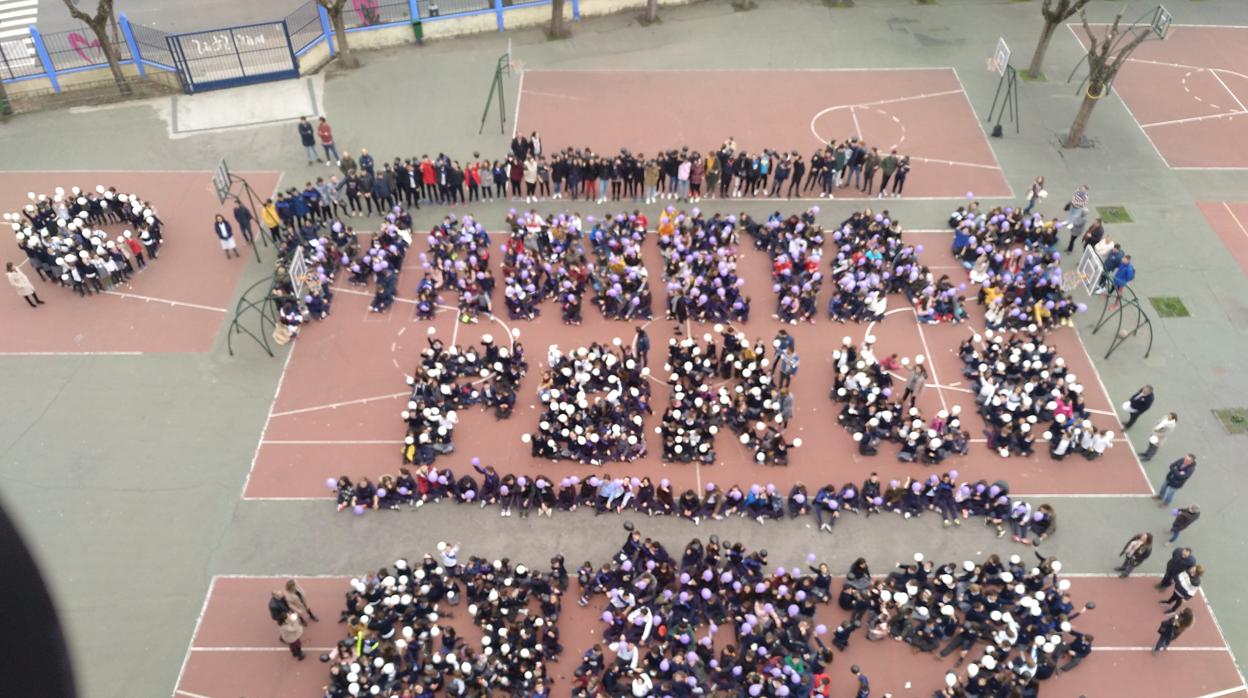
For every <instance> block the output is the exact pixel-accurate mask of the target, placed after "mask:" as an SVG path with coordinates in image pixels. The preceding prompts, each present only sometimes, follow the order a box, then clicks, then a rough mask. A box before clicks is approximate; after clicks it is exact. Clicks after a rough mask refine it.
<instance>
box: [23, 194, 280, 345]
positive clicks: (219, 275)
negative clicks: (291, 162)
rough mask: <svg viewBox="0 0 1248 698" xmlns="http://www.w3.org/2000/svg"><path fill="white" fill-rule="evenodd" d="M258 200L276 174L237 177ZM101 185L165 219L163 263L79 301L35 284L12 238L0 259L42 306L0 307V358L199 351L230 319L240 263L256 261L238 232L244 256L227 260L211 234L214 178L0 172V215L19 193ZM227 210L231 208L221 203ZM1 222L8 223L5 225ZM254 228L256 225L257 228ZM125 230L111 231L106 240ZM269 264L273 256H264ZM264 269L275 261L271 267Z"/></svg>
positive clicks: (63, 291)
mask: <svg viewBox="0 0 1248 698" xmlns="http://www.w3.org/2000/svg"><path fill="white" fill-rule="evenodd" d="M242 176H244V177H245V178H246V179H247V180H248V181H249V182H250V183H251V185H252V187H253V188H255V190H256V191H258V192H261V193H262V195H267V194H268V193H269V192H272V191H273V190H274V189H275V188H276V187H277V182H278V178H279V176H280V175H279V173H277V172H255V173H242ZM97 184H103V185H104V186H106V187H116V188H117V191H119V192H123V193H132V194H136V195H138V196H139V197H141V198H142V199H144V200H145V201H147V202H148V203H149V204H151V205H152V206H153V207H154V208H155V209H156V213H157V214H158V215H159V216H160V218H161V219H162V220H163V221H164V229H163V234H164V244H163V245H162V246H161V249H160V258H159V259H157V260H149V261H148V265H147V269H146V270H144V271H143V272H141V273H138V274H135V275H134V276H133V277H131V279H130V283H129V284H126V285H123V286H121V287H118V288H113V289H109V290H108V291H106V292H105V293H103V294H98V295H94V296H87V297H86V298H80V297H79V296H78V295H77V294H76V293H74V292H72V291H70V290H69V289H68V288H63V287H61V286H59V285H57V284H53V283H51V282H48V283H45V282H42V281H40V280H39V277H38V276H37V275H36V274H35V270H34V269H32V268H31V266H30V264H29V261H28V260H27V259H26V255H25V253H24V252H22V251H21V250H19V249H18V248H17V246H16V244H14V242H13V240H12V239H11V238H9V239H8V241H7V242H6V243H5V244H4V245H3V246H0V261H3V262H14V263H19V264H22V265H23V266H22V270H23V271H24V272H25V273H26V275H27V276H28V277H30V280H31V282H32V283H33V284H34V285H35V288H36V289H37V290H38V293H39V297H40V298H42V299H43V300H45V301H47V303H46V305H42V306H40V307H39V309H38V310H32V309H31V308H30V307H28V306H27V305H26V304H25V303H22V302H20V301H19V302H17V303H12V302H6V303H0V325H3V326H4V327H5V328H6V331H5V332H3V333H0V354H62V353H65V354H80V353H81V354H146V353H161V352H204V351H208V350H210V349H211V348H212V343H213V340H214V339H215V338H216V336H217V331H218V330H219V329H220V327H221V323H222V322H223V321H226V320H228V319H230V318H231V317H232V315H231V313H233V309H232V308H231V307H229V306H230V302H231V300H232V299H233V297H234V292H235V288H236V287H237V286H238V279H239V277H240V276H241V274H242V271H243V267H244V266H245V265H247V264H255V261H254V258H253V257H250V256H249V255H248V253H249V248H248V247H247V246H246V245H245V243H243V242H242V237H241V235H239V233H238V231H237V230H235V235H236V238H237V239H238V241H239V250H240V252H241V253H242V257H241V258H239V259H226V257H225V254H224V253H223V252H222V250H221V245H220V244H219V242H218V241H217V237H216V235H215V234H214V233H213V231H212V217H213V216H214V215H216V214H217V213H221V214H223V215H225V216H226V218H227V220H229V221H230V222H231V225H234V223H233V220H234V219H233V216H231V215H230V210H231V209H232V204H231V205H230V206H229V207H228V208H223V207H222V206H221V205H220V204H219V203H218V200H217V195H216V192H215V191H214V190H213V188H212V173H211V172H99V173H84V172H0V192H2V194H0V196H3V197H4V198H3V199H0V210H3V211H5V212H15V211H19V210H21V208H22V207H23V206H24V205H25V204H27V203H30V202H29V200H28V199H27V197H26V196H25V192H35V193H36V194H46V195H48V196H51V195H52V192H53V191H54V190H55V189H56V187H63V188H64V189H65V190H66V191H69V190H70V188H71V187H75V186H77V187H79V188H81V189H82V190H84V191H94V189H95V187H96V185H97ZM227 204H229V202H227ZM6 225H7V224H6ZM258 225H259V224H258V223H257V228H258ZM123 227H124V226H120V225H110V226H107V229H108V232H109V233H110V235H111V236H117V235H120V234H121V232H122V229H123ZM270 259H271V256H270ZM265 264H268V265H271V264H272V262H271V261H266V262H265Z"/></svg>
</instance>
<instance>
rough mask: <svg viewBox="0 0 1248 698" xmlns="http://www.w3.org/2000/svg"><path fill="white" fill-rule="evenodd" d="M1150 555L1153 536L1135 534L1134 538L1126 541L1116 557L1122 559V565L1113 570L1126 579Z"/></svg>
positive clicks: (1149, 534)
mask: <svg viewBox="0 0 1248 698" xmlns="http://www.w3.org/2000/svg"><path fill="white" fill-rule="evenodd" d="M1152 554H1153V534H1151V533H1137V534H1136V535H1135V537H1134V538H1132V539H1131V540H1129V541H1127V544H1126V545H1124V546H1122V552H1120V553H1118V556H1119V557H1121V558H1122V564H1121V565H1118V566H1117V567H1115V568H1114V570H1116V571H1117V572H1119V574H1118V576H1119V577H1127V576H1129V575H1130V574H1131V572H1132V570H1134V569H1135V568H1136V567H1139V566H1140V565H1141V564H1143V563H1144V561H1145V560H1147V559H1148V557H1149V556H1150V555H1152Z"/></svg>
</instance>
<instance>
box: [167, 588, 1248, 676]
mask: <svg viewBox="0 0 1248 698" xmlns="http://www.w3.org/2000/svg"><path fill="white" fill-rule="evenodd" d="M1068 576H1069V577H1071V581H1072V583H1073V585H1072V587H1071V595H1072V600H1073V601H1074V603H1075V604H1076V606H1082V605H1083V604H1084V603H1085V602H1087V601H1095V602H1096V609H1095V610H1092V611H1087V612H1085V613H1084V614H1083V615H1081V616H1080V617H1079V619H1078V620H1077V621H1076V623H1075V625H1076V627H1078V628H1079V629H1080V630H1081V631H1083V632H1085V633H1090V634H1091V635H1093V636H1094V637H1095V642H1094V647H1095V650H1094V651H1093V652H1092V655H1091V656H1090V657H1089V658H1088V659H1087V660H1085V661H1084V662H1083V663H1082V664H1081V665H1080V666H1079V667H1077V668H1075V669H1073V670H1072V671H1069V672H1066V673H1064V674H1059V675H1057V676H1054V677H1053V678H1051V679H1049V680H1047V681H1045V682H1044V688H1043V695H1046V696H1047V695H1053V696H1071V697H1072V698H1074V697H1075V696H1080V695H1085V696H1096V697H1100V696H1166V697H1167V698H1222V697H1223V696H1230V697H1232V698H1244V696H1248V689H1246V688H1245V686H1244V679H1243V677H1242V676H1240V674H1239V671H1238V670H1237V669H1236V666H1235V661H1234V658H1233V657H1232V656H1231V653H1230V650H1229V649H1228V648H1227V646H1226V642H1225V640H1224V638H1223V637H1222V631H1221V629H1220V628H1219V627H1218V624H1217V620H1216V619H1215V618H1214V617H1213V615H1212V611H1211V609H1210V608H1209V605H1208V604H1207V603H1206V601H1205V597H1204V595H1203V594H1198V595H1197V596H1196V597H1195V598H1194V599H1193V600H1192V601H1191V603H1190V605H1191V607H1192V609H1193V610H1194V611H1195V613H1196V622H1195V623H1194V624H1193V625H1192V629H1191V630H1189V631H1188V632H1187V633H1185V634H1184V635H1183V636H1182V637H1181V638H1179V640H1178V641H1177V642H1176V643H1175V644H1174V645H1173V646H1172V647H1171V649H1170V650H1168V651H1167V652H1165V653H1163V654H1162V655H1160V656H1157V657H1153V656H1152V655H1151V654H1150V652H1149V650H1151V649H1152V646H1153V643H1154V642H1155V641H1156V639H1157V633H1156V629H1157V624H1158V623H1159V622H1160V619H1161V617H1162V613H1161V607H1160V606H1158V605H1157V601H1159V600H1161V599H1162V598H1164V597H1163V596H1162V595H1161V592H1158V591H1156V590H1155V589H1153V584H1154V583H1155V582H1156V581H1157V580H1156V577H1148V576H1135V577H1131V578H1129V579H1125V580H1123V579H1114V578H1106V577H1100V576H1095V577H1080V576H1079V575H1068ZM286 579H287V577H216V578H214V579H213V583H212V584H211V586H210V587H209V589H208V597H207V598H206V599H205V601H204V606H203V610H202V611H201V613H200V617H199V620H198V621H197V623H196V626H195V631H194V634H193V636H192V637H191V642H190V647H189V649H188V650H187V655H186V658H185V660H184V663H183V665H182V670H181V672H180V673H179V676H178V683H177V688H176V690H175V692H174V698H178V696H182V697H183V698H226V697H233V696H254V697H259V696H264V697H265V698H308V697H309V696H317V695H320V694H321V689H322V687H323V686H324V685H325V684H326V682H327V680H328V676H329V672H328V669H327V666H326V665H324V664H321V663H320V662H318V661H316V657H317V656H318V655H320V654H321V653H322V652H325V651H328V650H329V649H331V648H333V647H334V646H335V645H336V644H337V643H338V641H339V640H341V639H345V637H346V633H345V626H343V625H339V624H338V623H337V620H338V614H339V612H340V611H341V610H342V608H343V595H344V594H345V593H346V591H347V590H348V589H349V586H348V578H346V577H298V578H297V579H298V581H299V584H300V585H301V586H302V587H303V590H304V593H305V595H306V597H307V599H308V604H309V606H310V607H311V608H312V610H313V611H314V612H316V613H317V615H318V616H319V617H320V619H321V620H320V622H319V623H312V624H311V625H310V626H309V627H308V629H307V631H306V632H305V633H304V636H303V646H304V652H305V653H306V654H307V655H308V656H309V659H308V660H307V661H304V662H298V661H295V660H294V658H292V657H291V656H290V653H289V651H288V650H287V648H286V647H285V646H284V645H283V644H281V642H280V641H279V640H278V637H277V627H276V626H275V625H274V624H273V622H272V621H270V620H269V619H268V617H267V616H266V615H265V614H264V613H262V612H257V609H258V608H260V605H262V604H263V603H264V600H265V599H266V598H267V597H268V594H269V592H270V591H273V590H276V589H278V588H280V587H281V585H282V584H283V583H284V582H285V580H286ZM834 588H835V589H838V590H839V588H840V581H839V580H838V581H837V582H836V583H835V584H834ZM595 598H596V600H597V601H598V603H594V604H591V605H589V606H587V607H584V608H582V607H580V606H578V605H576V604H575V603H572V602H570V601H569V602H567V603H565V604H564V605H563V613H562V615H561V617H560V619H559V630H560V636H561V640H562V642H563V644H564V648H565V649H564V652H563V654H562V655H561V658H560V661H559V662H558V663H556V664H552V665H551V669H550V671H551V673H552V675H553V676H554V677H555V690H554V695H564V690H566V686H567V685H568V682H569V677H570V676H571V674H572V671H573V670H574V669H575V668H576V666H577V664H578V662H579V661H580V656H581V654H582V653H583V652H584V651H585V650H586V649H588V648H589V647H590V646H592V645H593V644H594V643H596V642H598V641H600V635H599V633H600V632H601V630H602V627H603V624H602V622H601V620H600V619H599V616H600V615H601V614H602V611H603V608H602V607H601V605H600V604H601V597H595ZM1141 609H1157V612H1156V613H1153V612H1150V611H1148V610H1145V611H1143V612H1142V611H1141ZM443 611H444V613H443V620H444V621H445V622H447V623H449V624H450V625H453V626H454V627H455V628H456V630H458V631H459V634H460V636H461V637H463V638H465V640H466V641H467V642H469V643H470V644H473V645H474V646H475V645H476V644H477V642H478V641H479V639H480V637H481V633H480V632H479V631H477V629H476V628H475V626H473V625H472V623H471V620H470V618H469V616H468V614H467V612H466V611H464V610H463V607H462V606H461V607H451V608H444V609H443ZM448 612H449V613H448ZM448 615H449V617H448ZM845 615H846V614H845V612H844V611H841V610H840V608H838V607H837V606H836V605H835V604H826V605H821V606H819V612H818V614H817V615H816V623H823V624H826V625H828V626H829V627H835V625H836V624H839V623H840V622H841V621H842V620H843V619H844V618H845ZM727 635H730V633H722V632H721V633H720V634H719V635H717V636H716V639H717V641H719V642H721V643H722V642H727V641H731V639H732V638H730V637H727ZM976 657H977V655H975V654H972V655H970V658H969V659H968V661H972V660H974V659H975V658H976ZM954 661H955V657H953V656H950V657H949V658H948V659H945V660H941V659H939V658H938V657H936V656H935V655H927V656H916V655H915V654H913V653H912V650H911V649H910V648H909V647H908V646H906V645H905V644H903V643H899V642H894V641H891V640H885V641H883V642H868V641H866V640H864V639H863V635H862V633H858V634H856V635H855V636H854V637H853V639H852V640H851V642H850V645H849V649H848V651H846V652H838V653H837V657H836V659H835V661H834V662H833V664H832V665H831V668H830V669H829V672H828V673H829V674H830V675H831V676H832V677H833V680H834V684H833V691H832V695H837V696H847V695H852V694H853V693H854V683H853V681H852V680H851V679H852V678H853V677H852V676H851V674H850V672H849V666H850V665H851V664H857V665H859V666H860V667H862V670H863V672H864V673H865V674H866V675H867V676H868V677H869V678H870V679H871V686H872V689H873V690H874V691H875V692H874V693H873V694H872V695H883V694H884V693H886V692H891V693H892V694H893V695H894V696H896V697H897V698H914V697H918V696H930V695H931V694H932V692H933V691H934V690H936V689H938V688H941V687H943V686H944V682H943V676H944V674H945V672H946V671H949V670H950V669H952V668H953V664H954ZM561 687H565V688H564V689H561Z"/></svg>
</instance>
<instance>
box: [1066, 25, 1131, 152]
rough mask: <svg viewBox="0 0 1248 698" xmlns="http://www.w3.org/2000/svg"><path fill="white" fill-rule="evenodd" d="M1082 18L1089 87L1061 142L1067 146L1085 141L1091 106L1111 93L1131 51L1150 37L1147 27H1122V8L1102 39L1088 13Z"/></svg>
mask: <svg viewBox="0 0 1248 698" xmlns="http://www.w3.org/2000/svg"><path fill="white" fill-rule="evenodd" d="M1079 18H1080V19H1081V20H1083V31H1084V33H1085V34H1087V35H1088V89H1087V90H1086V91H1085V92H1084V93H1083V103H1082V104H1080V105H1079V113H1077V114H1075V120H1074V122H1073V123H1071V125H1070V131H1069V132H1068V133H1067V134H1066V140H1065V141H1064V142H1063V143H1062V146H1063V147H1066V148H1078V147H1079V146H1081V145H1082V144H1083V134H1084V132H1085V131H1087V129H1088V120H1089V119H1091V118H1092V110H1093V109H1095V108H1096V103H1097V101H1098V100H1100V98H1102V97H1104V96H1105V95H1107V94H1109V88H1110V86H1112V85H1113V84H1114V77H1116V76H1117V75H1118V70H1119V69H1120V68H1122V66H1123V64H1124V63H1126V62H1127V59H1128V58H1130V57H1131V52H1132V51H1134V50H1135V48H1136V47H1137V46H1139V45H1140V44H1142V43H1144V40H1145V39H1147V38H1148V37H1149V32H1148V31H1141V32H1138V33H1135V34H1132V33H1131V32H1130V31H1129V30H1128V29H1123V28H1121V27H1119V26H1118V25H1119V24H1120V23H1121V22H1122V12H1121V11H1119V12H1118V14H1117V16H1115V17H1114V23H1113V24H1111V25H1110V27H1109V29H1108V30H1107V31H1106V32H1105V35H1104V36H1102V37H1100V38H1099V39H1098V38H1097V36H1096V34H1095V33H1093V31H1092V27H1090V26H1089V25H1088V16H1087V14H1085V13H1083V12H1080V13H1079ZM1128 37H1129V38H1128Z"/></svg>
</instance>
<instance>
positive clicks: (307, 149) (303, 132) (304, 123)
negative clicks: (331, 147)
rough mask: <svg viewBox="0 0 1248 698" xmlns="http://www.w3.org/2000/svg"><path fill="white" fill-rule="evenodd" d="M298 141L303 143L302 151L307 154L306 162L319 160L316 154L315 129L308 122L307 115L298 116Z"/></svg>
mask: <svg viewBox="0 0 1248 698" xmlns="http://www.w3.org/2000/svg"><path fill="white" fill-rule="evenodd" d="M299 142H300V143H302V144H303V152H304V154H306V155H307V156H308V164H309V165H311V164H312V163H314V162H316V161H317V160H320V158H319V157H317V155H316V131H315V130H314V129H313V128H312V124H310V123H308V117H306V116H301V117H299Z"/></svg>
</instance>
